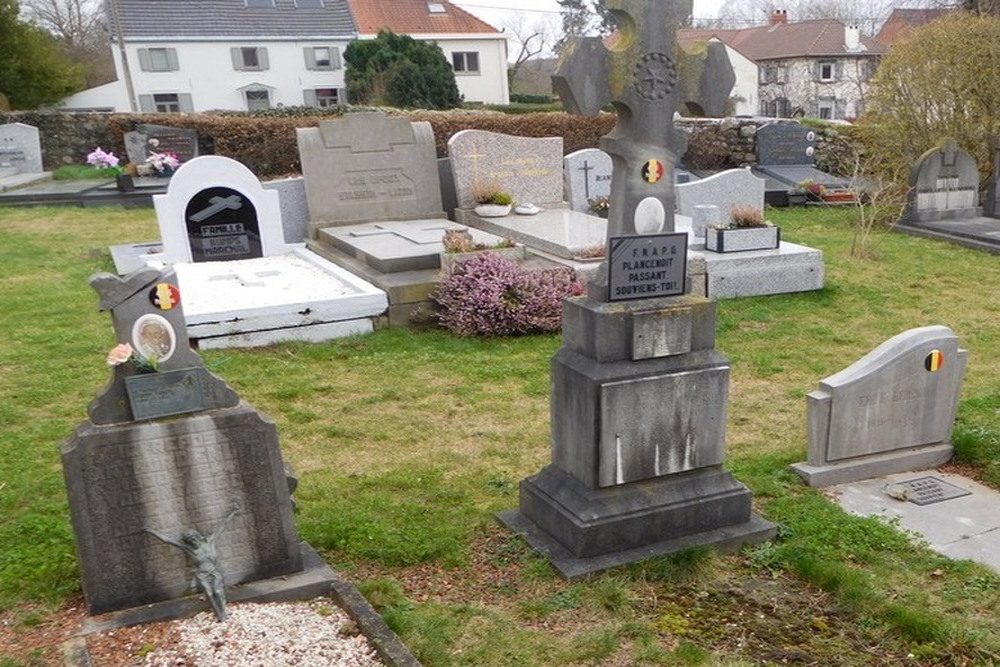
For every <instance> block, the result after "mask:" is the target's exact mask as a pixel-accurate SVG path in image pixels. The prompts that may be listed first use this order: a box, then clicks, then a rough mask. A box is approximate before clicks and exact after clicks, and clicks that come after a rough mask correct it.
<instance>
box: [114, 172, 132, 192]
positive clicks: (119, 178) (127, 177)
mask: <svg viewBox="0 0 1000 667" xmlns="http://www.w3.org/2000/svg"><path fill="white" fill-rule="evenodd" d="M115 187H117V188H118V192H134V191H135V181H133V180H132V175H131V174H117V175H116V176H115Z"/></svg>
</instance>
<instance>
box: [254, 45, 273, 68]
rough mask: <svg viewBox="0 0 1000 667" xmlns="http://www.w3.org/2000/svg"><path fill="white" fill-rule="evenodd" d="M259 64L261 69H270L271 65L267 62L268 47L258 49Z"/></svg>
mask: <svg viewBox="0 0 1000 667" xmlns="http://www.w3.org/2000/svg"><path fill="white" fill-rule="evenodd" d="M257 62H259V63H260V69H261V70H265V69H270V68H271V65H270V64H269V63H268V62H267V47H264V46H261V47H258V48H257Z"/></svg>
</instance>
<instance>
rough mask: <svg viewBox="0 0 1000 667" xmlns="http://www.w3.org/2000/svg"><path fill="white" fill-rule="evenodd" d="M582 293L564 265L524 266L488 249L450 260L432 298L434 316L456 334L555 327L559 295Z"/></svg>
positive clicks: (503, 333)
mask: <svg viewBox="0 0 1000 667" xmlns="http://www.w3.org/2000/svg"><path fill="white" fill-rule="evenodd" d="M582 293H583V286H582V285H580V283H579V282H577V281H576V279H575V276H574V274H573V271H572V270H570V269H568V268H558V269H542V270H535V271H531V270H527V269H525V268H523V267H522V266H521V265H519V264H518V263H517V262H515V261H513V260H510V259H507V258H506V257H503V256H501V255H499V254H497V253H494V252H483V253H480V254H479V256H477V257H473V258H471V259H468V260H466V261H464V262H461V263H458V264H453V265H452V266H451V268H450V269H449V270H448V272H447V273H446V274H445V276H444V278H443V279H442V280H441V284H440V285H439V286H438V289H437V291H436V292H435V293H434V295H433V298H434V300H435V301H437V303H438V304H439V305H440V307H441V308H440V312H439V314H438V319H439V321H440V323H441V324H442V325H443V326H444V327H446V328H447V329H448V330H449V331H451V332H452V333H456V334H458V335H459V336H510V335H517V334H526V333H535V332H539V331H558V330H559V328H560V327H561V326H562V300H563V298H564V297H567V296H576V295H579V294H582Z"/></svg>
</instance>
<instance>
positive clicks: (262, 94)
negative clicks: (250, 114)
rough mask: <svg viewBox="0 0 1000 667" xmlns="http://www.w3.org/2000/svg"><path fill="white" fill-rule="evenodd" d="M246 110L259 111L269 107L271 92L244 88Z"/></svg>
mask: <svg viewBox="0 0 1000 667" xmlns="http://www.w3.org/2000/svg"><path fill="white" fill-rule="evenodd" d="M244 93H245V94H246V96H247V110H248V111H259V110H261V109H270V108H271V93H270V91H267V90H246V91H244Z"/></svg>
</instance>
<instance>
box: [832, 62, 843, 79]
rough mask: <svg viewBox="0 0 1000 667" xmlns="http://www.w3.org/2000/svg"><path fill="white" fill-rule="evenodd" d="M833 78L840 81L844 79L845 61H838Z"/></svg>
mask: <svg viewBox="0 0 1000 667" xmlns="http://www.w3.org/2000/svg"><path fill="white" fill-rule="evenodd" d="M833 78H834V79H836V80H837V81H840V80H841V79H843V78H844V61H842V60H838V61H837V64H836V65H835V66H834V68H833Z"/></svg>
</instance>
